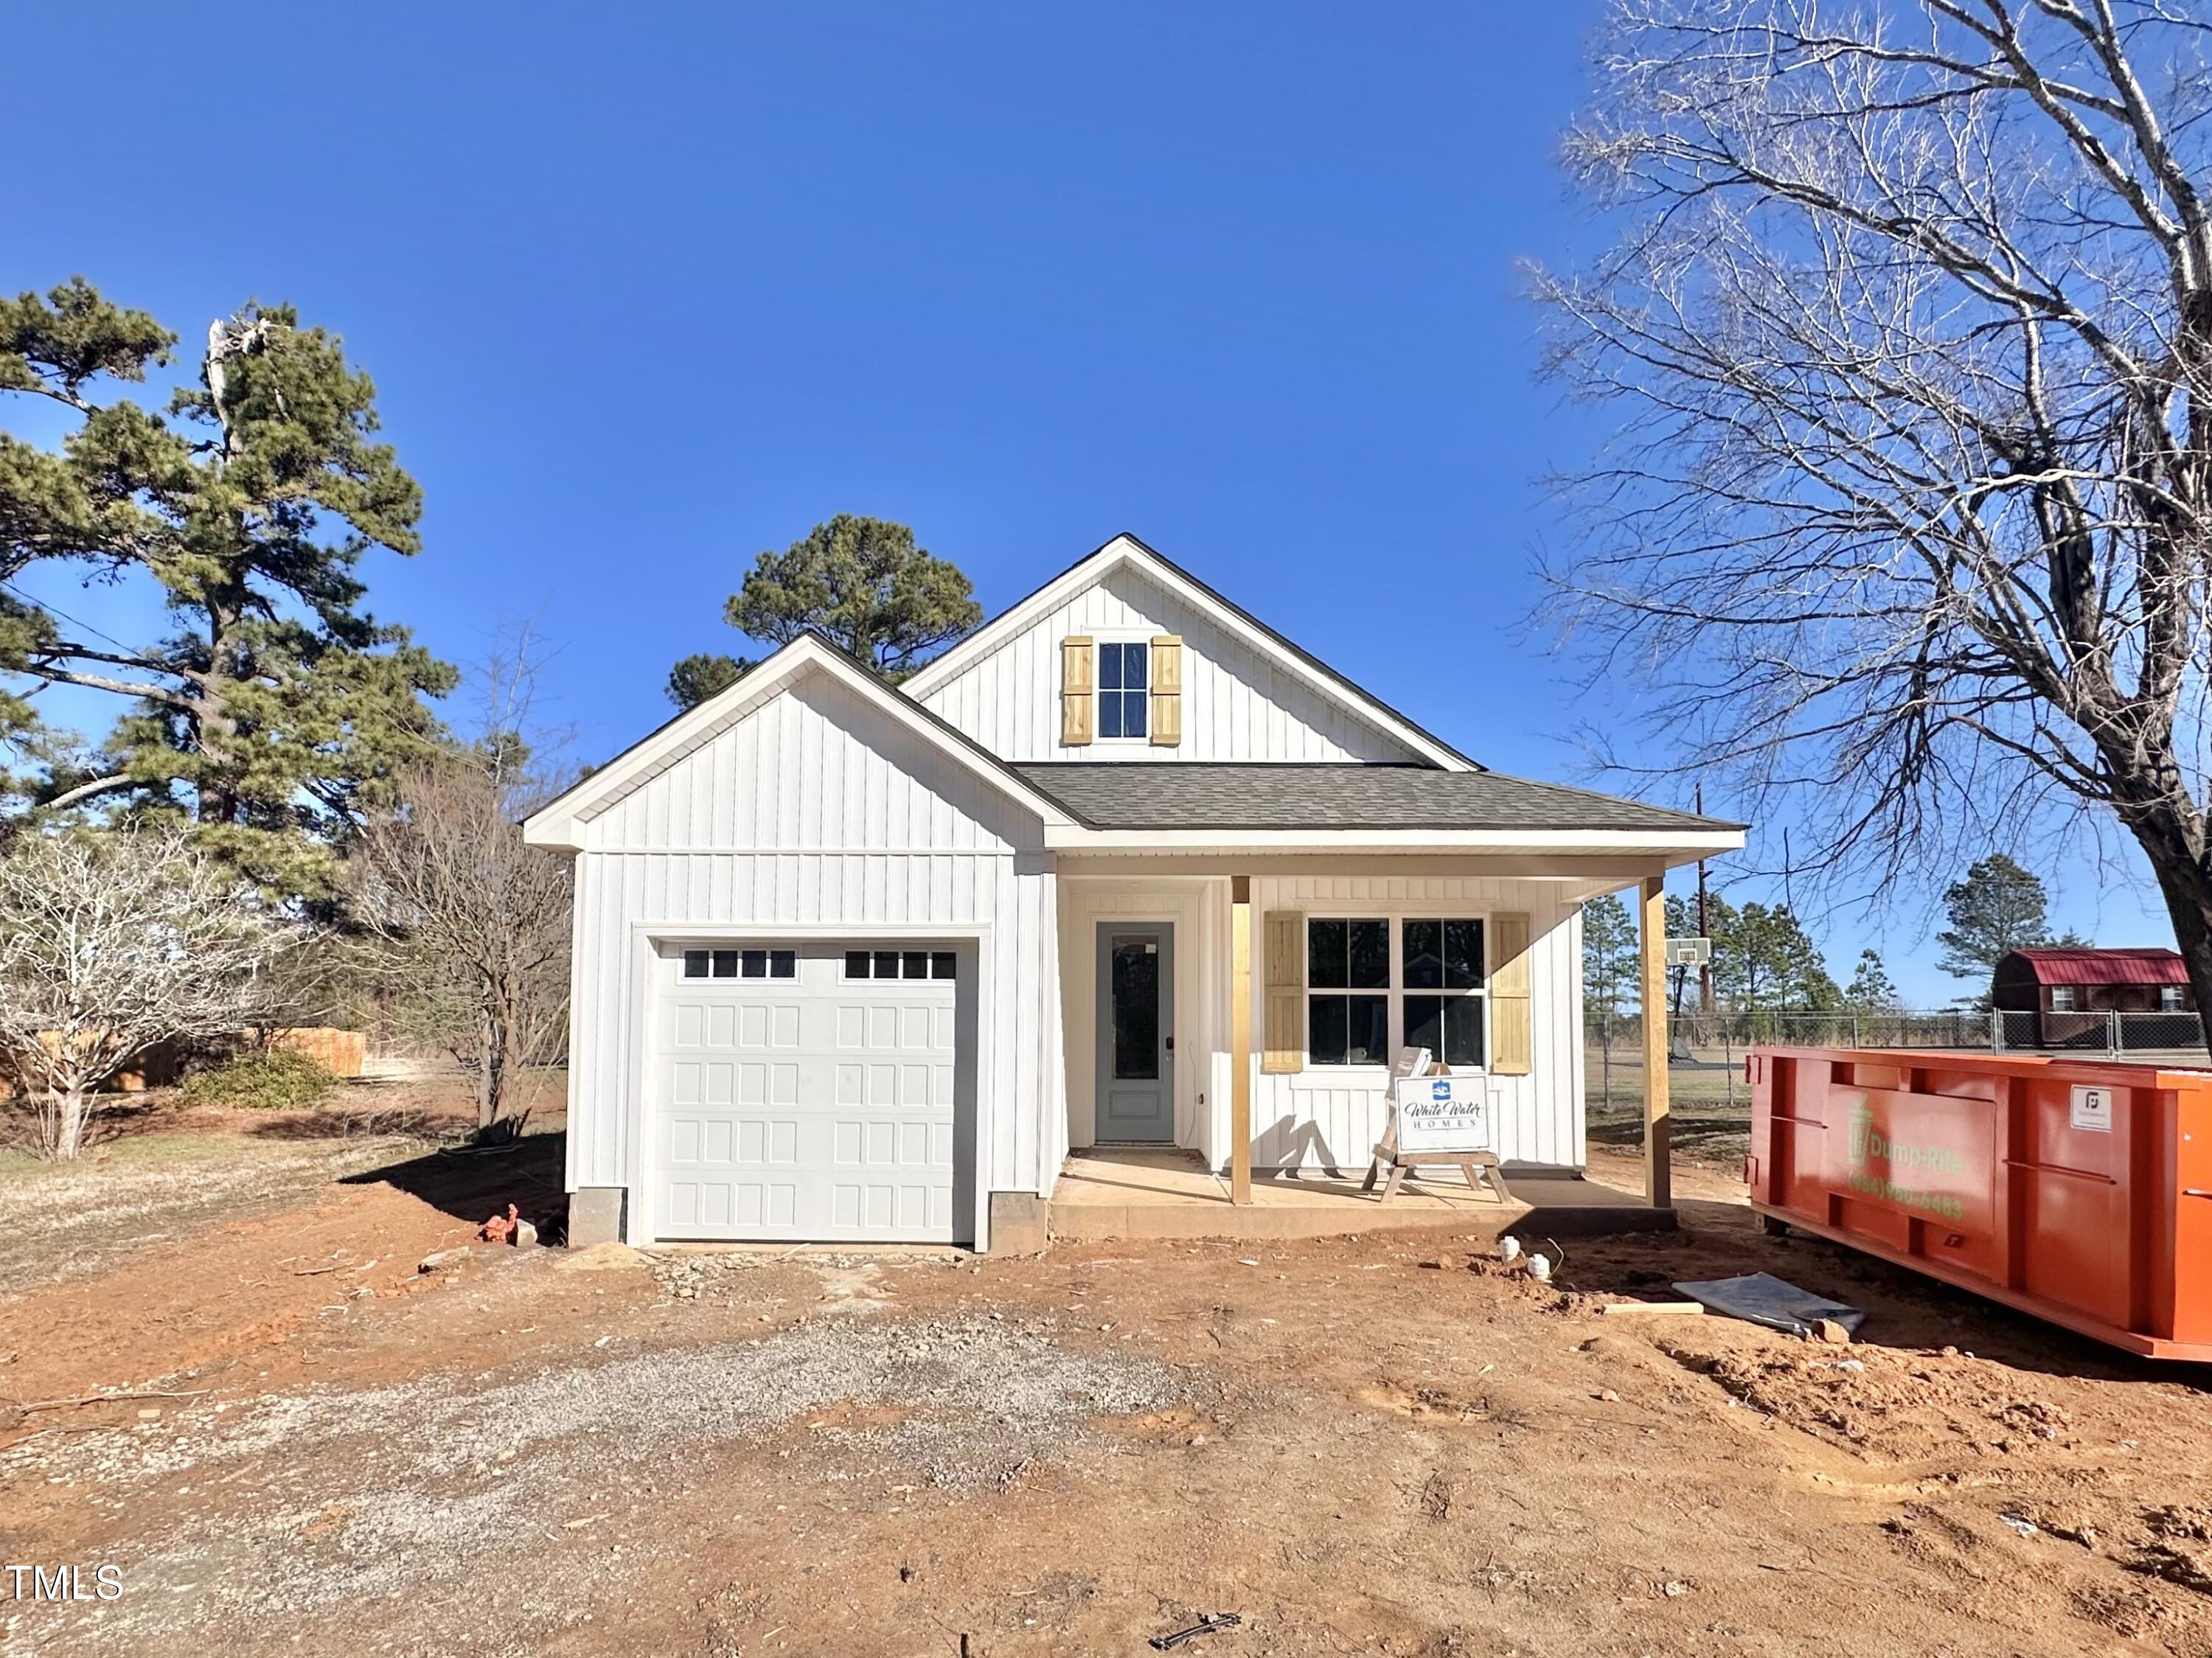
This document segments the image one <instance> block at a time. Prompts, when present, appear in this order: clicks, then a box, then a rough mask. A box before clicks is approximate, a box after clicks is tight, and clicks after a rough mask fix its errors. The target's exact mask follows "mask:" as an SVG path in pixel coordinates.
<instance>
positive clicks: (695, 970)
mask: <svg viewBox="0 0 2212 1658" xmlns="http://www.w3.org/2000/svg"><path fill="white" fill-rule="evenodd" d="M706 976H707V952H706V951H705V950H685V951H684V977H685V978H687V979H703V978H705V977H706Z"/></svg>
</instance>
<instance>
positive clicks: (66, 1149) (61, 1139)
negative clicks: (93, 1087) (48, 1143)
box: [50, 1087, 84, 1163]
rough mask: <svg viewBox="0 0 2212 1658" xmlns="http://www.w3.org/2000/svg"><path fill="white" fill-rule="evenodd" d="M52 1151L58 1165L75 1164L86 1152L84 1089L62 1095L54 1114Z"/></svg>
mask: <svg viewBox="0 0 2212 1658" xmlns="http://www.w3.org/2000/svg"><path fill="white" fill-rule="evenodd" d="M50 1150H51V1151H52V1153H53V1157H54V1160H55V1161H56V1162H57V1163H74V1162H76V1157H77V1154H78V1153H79V1152H80V1151H83V1150H84V1090H83V1088H82V1087H75V1088H70V1089H67V1090H64V1092H63V1093H62V1095H61V1096H60V1099H59V1102H58V1108H57V1110H56V1112H55V1114H54V1132H53V1145H52V1147H51V1148H50Z"/></svg>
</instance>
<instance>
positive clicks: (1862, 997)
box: [1844, 950, 1905, 1013]
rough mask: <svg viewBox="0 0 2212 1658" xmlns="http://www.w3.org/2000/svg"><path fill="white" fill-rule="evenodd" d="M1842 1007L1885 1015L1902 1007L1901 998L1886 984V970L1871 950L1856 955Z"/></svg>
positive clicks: (1893, 988)
mask: <svg viewBox="0 0 2212 1658" xmlns="http://www.w3.org/2000/svg"><path fill="white" fill-rule="evenodd" d="M1844 1005H1845V1006H1847V1007H1850V1008H1852V1009H1854V1010H1856V1011H1859V1012H1863V1013H1876V1012H1881V1013H1887V1012H1890V1011H1893V1010H1895V1009H1897V1008H1900V1007H1903V1006H1904V1005H1905V999H1904V998H1903V997H1901V996H1899V994H1898V993H1897V987H1896V985H1895V984H1893V983H1892V982H1891V981H1890V976H1889V969H1887V968H1886V967H1884V966H1883V965H1882V960H1881V956H1880V955H1879V954H1877V953H1876V952H1875V951H1874V950H1861V951H1860V952H1859V964H1858V966H1857V969H1855V970H1854V971H1853V972H1852V974H1851V981H1850V984H1849V985H1848V986H1846V987H1844Z"/></svg>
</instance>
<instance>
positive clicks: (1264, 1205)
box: [1045, 1146, 1674, 1242]
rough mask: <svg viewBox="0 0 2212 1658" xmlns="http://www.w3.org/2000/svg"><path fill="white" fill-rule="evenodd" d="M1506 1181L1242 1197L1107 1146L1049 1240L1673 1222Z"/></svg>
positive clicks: (1515, 1176) (1066, 1189) (1610, 1191)
mask: <svg viewBox="0 0 2212 1658" xmlns="http://www.w3.org/2000/svg"><path fill="white" fill-rule="evenodd" d="M1504 1184H1505V1187H1506V1193H1507V1195H1506V1198H1505V1199H1504V1201H1500V1200H1498V1199H1497V1198H1495V1197H1492V1196H1491V1195H1489V1194H1487V1193H1476V1192H1474V1191H1472V1190H1470V1189H1469V1188H1468V1187H1467V1186H1466V1184H1465V1183H1464V1182H1462V1181H1460V1180H1459V1178H1458V1176H1457V1175H1456V1174H1455V1173H1452V1172H1450V1171H1446V1170H1437V1171H1434V1172H1433V1175H1432V1177H1430V1178H1423V1177H1421V1176H1420V1175H1416V1176H1415V1177H1414V1178H1413V1179H1411V1180H1409V1181H1407V1183H1406V1185H1405V1186H1404V1187H1402V1188H1401V1190H1400V1191H1399V1193H1397V1195H1396V1196H1395V1197H1394V1198H1392V1199H1390V1201H1389V1202H1388V1203H1383V1202H1381V1201H1379V1199H1377V1197H1376V1194H1375V1193H1372V1192H1368V1191H1363V1190H1362V1189H1361V1181H1360V1179H1359V1177H1358V1176H1356V1175H1328V1174H1322V1173H1285V1172H1281V1171H1273V1172H1267V1173H1262V1174H1261V1175H1256V1176H1255V1177H1254V1178H1253V1179H1252V1180H1251V1181H1250V1183H1249V1190H1248V1193H1247V1195H1246V1196H1245V1197H1244V1198H1243V1199H1238V1198H1237V1194H1236V1192H1235V1190H1234V1187H1233V1185H1232V1182H1231V1176H1230V1175H1227V1174H1225V1173H1224V1172H1222V1171H1220V1170H1218V1169H1211V1168H1208V1167H1207V1166H1206V1163H1205V1162H1204V1161H1203V1160H1202V1159H1201V1158H1200V1157H1198V1155H1197V1154H1196V1153H1194V1152H1189V1151H1152V1150H1145V1149H1139V1148H1133V1147H1126V1146H1117V1147H1107V1148H1098V1149H1094V1150H1091V1151H1078V1152H1075V1153H1073V1154H1072V1155H1071V1156H1070V1157H1068V1159H1067V1161H1066V1164H1065V1165H1064V1166H1063V1167H1062V1169H1061V1170H1060V1181H1059V1184H1058V1185H1057V1186H1056V1187H1054V1191H1053V1195H1052V1199H1051V1202H1050V1205H1049V1206H1048V1214H1047V1218H1046V1223H1045V1224H1046V1229H1047V1231H1048V1234H1049V1236H1051V1237H1053V1238H1054V1239H1056V1240H1060V1241H1063V1242H1099V1241H1103V1240H1106V1239H1111V1238H1250V1239H1266V1238H1277V1239H1280V1238H1316V1237H1336V1236H1345V1235H1346V1234H1352V1233H1368V1232H1401V1231H1402V1232H1419V1231H1449V1232H1450V1233H1452V1234H1454V1235H1455V1236H1478V1237H1483V1238H1495V1237H1498V1236H1502V1235H1503V1234H1504V1233H1507V1232H1512V1233H1515V1234H1516V1235H1519V1236H1525V1237H1529V1238H1565V1237H1578V1236H1590V1235H1591V1234H1594V1233H1608V1232H1632V1231H1656V1230H1668V1229H1669V1228H1671V1227H1672V1225H1673V1224H1674V1212H1673V1211H1672V1209H1671V1208H1668V1207H1656V1208H1655V1207H1654V1206H1651V1205H1650V1203H1649V1202H1647V1201H1646V1200H1645V1199H1644V1194H1643V1193H1640V1192H1633V1191H1627V1190H1624V1189H1622V1188H1621V1187H1617V1186H1613V1185H1609V1184H1607V1183H1605V1182H1603V1181H1597V1180H1592V1179H1589V1178H1585V1177H1584V1176H1583V1175H1578V1174H1577V1173H1575V1172H1574V1171H1571V1170H1561V1169H1547V1170H1541V1171H1514V1172H1512V1173H1510V1174H1509V1175H1507V1177H1506V1179H1505V1182H1504Z"/></svg>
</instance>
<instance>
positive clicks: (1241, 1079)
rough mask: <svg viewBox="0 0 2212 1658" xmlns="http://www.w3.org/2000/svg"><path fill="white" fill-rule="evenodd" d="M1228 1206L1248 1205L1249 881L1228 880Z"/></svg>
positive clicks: (1242, 878)
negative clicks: (1236, 1204) (1233, 1204)
mask: <svg viewBox="0 0 2212 1658" xmlns="http://www.w3.org/2000/svg"><path fill="white" fill-rule="evenodd" d="M1229 1200H1230V1202H1231V1203H1249V1202H1251V1201H1252V878H1251V877H1250V876H1249V875H1232V876H1231V877H1230V878H1229Z"/></svg>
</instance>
